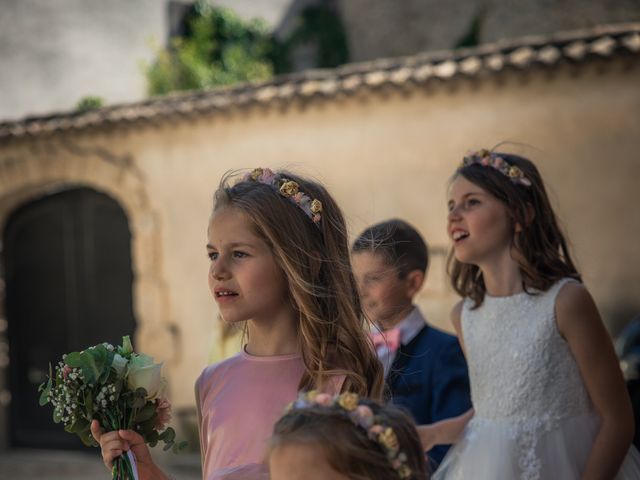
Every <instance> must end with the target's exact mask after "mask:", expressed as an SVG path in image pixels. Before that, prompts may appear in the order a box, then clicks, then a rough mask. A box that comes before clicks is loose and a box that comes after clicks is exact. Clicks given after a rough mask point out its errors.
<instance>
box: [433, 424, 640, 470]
mask: <svg viewBox="0 0 640 480" xmlns="http://www.w3.org/2000/svg"><path fill="white" fill-rule="evenodd" d="M598 428H599V419H598V418H597V417H596V416H594V415H584V416H579V417H572V418H567V419H562V420H560V421H557V420H556V421H550V420H548V419H541V420H539V421H532V420H527V421H523V422H519V423H509V422H505V421H496V420H489V419H483V418H478V417H474V418H472V419H471V421H470V422H469V424H468V425H467V427H466V429H465V431H464V433H463V436H462V438H461V440H460V441H459V442H458V443H457V444H456V445H455V446H453V447H452V448H451V449H450V450H449V452H448V453H447V455H446V456H445V458H444V459H443V461H442V463H441V464H440V467H439V468H438V470H437V471H436V472H435V473H434V475H433V477H432V478H433V480H459V479H463V480H470V479H473V480H556V479H562V480H574V479H575V480H580V476H581V474H582V471H583V470H584V467H585V465H586V463H587V459H588V457H589V452H590V451H591V447H592V445H593V441H594V438H595V436H596V435H597V433H598ZM615 480H640V454H639V453H638V451H637V450H636V449H635V447H633V446H632V447H631V448H630V449H629V452H628V454H627V456H626V457H625V460H624V463H623V464H622V467H621V468H620V471H619V472H618V475H617V476H616V477H615Z"/></svg>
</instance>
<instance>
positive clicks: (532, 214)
mask: <svg viewBox="0 0 640 480" xmlns="http://www.w3.org/2000/svg"><path fill="white" fill-rule="evenodd" d="M535 218H536V211H535V210H534V208H533V205H531V204H530V203H527V209H526V211H525V212H524V221H525V225H526V226H527V227H528V226H529V225H531V224H532V223H533V220H534V219H535ZM515 228H516V233H520V232H522V225H520V223H518V222H516V227H515Z"/></svg>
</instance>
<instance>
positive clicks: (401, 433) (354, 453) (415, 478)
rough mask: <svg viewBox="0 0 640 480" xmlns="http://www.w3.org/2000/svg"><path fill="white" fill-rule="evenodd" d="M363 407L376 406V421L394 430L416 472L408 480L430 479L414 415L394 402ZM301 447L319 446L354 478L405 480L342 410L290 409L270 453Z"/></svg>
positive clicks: (339, 469) (279, 423) (276, 427)
mask: <svg viewBox="0 0 640 480" xmlns="http://www.w3.org/2000/svg"><path fill="white" fill-rule="evenodd" d="M358 404H359V405H366V406H368V407H369V408H371V410H372V411H373V414H374V416H375V418H376V422H378V423H381V424H384V425H387V426H389V427H391V428H392V429H393V431H394V433H395V434H396V437H397V439H398V444H399V448H400V451H401V452H402V453H404V454H405V455H406V465H407V466H408V467H409V468H410V469H411V475H410V476H409V477H408V479H407V480H427V479H428V478H429V474H428V473H427V472H428V471H427V465H426V459H425V455H424V452H423V450H422V445H421V444H420V437H419V436H418V432H417V431H416V427H415V425H414V423H413V420H412V419H411V416H410V415H409V414H408V413H407V412H405V411H404V410H403V409H401V408H399V407H396V406H394V405H391V404H387V405H384V406H381V405H380V404H378V403H376V402H373V401H370V400H367V399H360V400H359V402H358ZM300 443H306V444H312V445H318V446H320V447H321V448H322V449H323V450H324V453H325V456H326V459H327V461H328V462H329V465H331V468H333V470H335V471H336V472H339V473H341V474H342V475H345V476H347V477H349V478H350V479H352V480H400V475H399V474H398V472H397V471H396V470H395V469H394V468H393V465H392V464H391V461H390V460H389V458H388V457H387V454H386V452H385V451H384V449H383V448H382V447H381V446H380V445H379V444H378V443H377V442H375V441H373V440H371V439H370V438H369V437H368V436H367V433H366V432H365V431H364V429H362V428H360V427H357V426H356V425H355V424H354V423H353V421H352V420H351V419H350V418H349V416H348V413H347V412H346V411H345V410H343V409H340V408H334V407H323V406H319V405H317V406H312V407H305V408H301V409H292V410H290V411H289V412H288V413H286V414H285V415H284V416H283V417H282V418H280V420H278V421H277V422H276V424H275V425H274V427H273V435H272V437H271V439H270V441H269V453H271V452H273V451H274V450H275V449H277V448H278V447H280V446H285V445H291V444H300Z"/></svg>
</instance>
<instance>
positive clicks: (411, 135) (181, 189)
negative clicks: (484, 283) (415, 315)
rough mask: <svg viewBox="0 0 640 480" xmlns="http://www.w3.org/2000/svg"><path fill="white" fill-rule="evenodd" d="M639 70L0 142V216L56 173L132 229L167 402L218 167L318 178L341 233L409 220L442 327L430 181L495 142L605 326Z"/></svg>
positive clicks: (633, 293) (198, 282) (635, 305)
mask: <svg viewBox="0 0 640 480" xmlns="http://www.w3.org/2000/svg"><path fill="white" fill-rule="evenodd" d="M639 83H640V69H638V67H637V63H636V65H635V66H634V64H633V63H629V62H626V61H625V60H624V58H622V59H619V60H614V59H611V60H608V61H607V62H606V63H598V62H594V63H587V64H584V65H582V66H575V65H570V64H564V66H558V67H557V68H556V69H554V70H553V71H550V70H544V69H538V70H532V71H529V72H520V73H505V74H503V75H499V76H497V77H488V78H484V79H465V78H461V79H454V80H450V81H447V82H443V83H439V84H435V85H434V84H430V86H429V87H420V86H410V85H408V86H407V88H405V89H395V90H385V89H382V90H373V91H372V90H362V91H360V92H358V93H356V94H354V95H353V96H337V97H335V98H333V99H331V100H317V101H316V100H311V101H307V102H296V101H292V102H290V103H289V104H287V105H286V106H285V105H279V106H278V105H276V106H273V107H269V106H263V107H251V106H247V107H244V108H242V109H240V108H238V109H236V110H231V111H229V112H227V113H224V114H222V113H219V114H217V113H211V114H208V115H201V116H198V117H193V118H191V119H188V118H185V117H182V116H178V115H175V116H172V117H166V118H165V119H164V120H159V121H157V122H144V123H136V124H133V125H127V124H125V123H122V124H120V125H116V126H115V127H112V126H107V125H106V124H105V126H104V127H103V128H101V129H97V130H90V129H89V130H85V131H84V132H80V133H71V132H68V133H64V134H62V133H60V134H51V135H48V136H45V135H43V136H41V137H37V138H36V139H29V138H28V137H25V138H23V139H18V140H11V141H7V142H5V143H4V144H2V145H0V220H1V219H3V218H6V217H7V214H8V213H9V212H10V211H12V210H13V209H14V208H15V207H16V206H17V205H19V204H21V203H23V202H25V201H28V200H29V199H31V198H35V197H36V196H41V195H45V194H46V193H47V192H48V191H51V189H60V188H65V187H66V188H68V186H74V185H88V186H92V187H94V188H96V189H98V190H101V191H104V192H106V193H109V194H110V195H111V196H112V197H113V198H114V199H116V200H117V201H118V202H120V203H121V205H122V206H123V208H124V210H125V212H126V213H127V215H128V216H129V222H130V225H131V229H132V235H133V247H132V248H133V262H134V266H133V269H134V272H135V287H134V288H135V292H134V293H135V295H134V311H135V313H136V317H137V321H138V324H139V328H138V331H137V332H136V338H137V339H138V341H139V345H140V348H141V349H143V350H145V351H147V352H148V353H150V354H152V355H154V356H155V357H156V358H158V359H160V360H165V361H166V362H167V366H168V373H169V376H170V381H171V395H172V398H173V400H174V402H175V404H176V406H178V407H184V406H190V405H192V404H193V382H194V380H195V378H196V377H197V375H198V374H199V373H200V371H201V369H202V367H203V366H204V365H205V364H206V363H207V359H208V358H209V355H210V352H211V348H212V345H213V344H214V343H213V341H214V336H215V323H216V314H217V312H216V307H215V303H214V302H213V300H212V299H211V298H210V294H209V291H208V287H207V282H206V277H207V269H208V259H207V258H206V255H205V243H206V228H207V222H208V218H209V214H210V209H211V201H212V200H211V197H212V193H213V191H214V190H215V188H216V186H217V184H218V181H219V179H220V177H221V176H222V175H223V174H224V173H225V172H226V171H228V170H229V169H234V168H251V167H255V166H271V167H283V166H284V167H288V168H292V169H296V170H298V171H300V172H302V173H305V174H308V175H311V176H314V177H316V178H318V179H319V180H321V181H322V182H324V183H325V184H326V185H327V187H328V188H329V189H330V191H331V192H333V194H334V195H335V197H336V198H337V200H338V202H339V204H340V205H342V207H343V209H344V211H345V214H346V217H347V220H348V223H349V229H350V232H351V234H352V235H355V234H357V233H358V232H360V231H361V230H362V229H363V228H364V227H365V226H366V225H368V224H370V223H372V222H377V221H380V220H383V219H387V218H389V217H401V218H404V219H406V220H408V221H409V222H411V223H412V224H414V225H415V226H416V227H418V228H419V229H420V231H421V232H422V233H423V234H424V236H425V237H426V239H427V241H428V242H429V244H430V245H431V248H432V251H433V252H434V261H433V264H432V267H431V271H430V272H429V277H428V281H427V283H426V286H425V288H424V289H423V291H422V292H421V293H420V295H419V297H418V299H417V301H418V303H419V304H420V305H421V306H422V307H423V308H424V310H425V311H426V313H427V318H428V319H429V320H430V321H431V322H432V323H434V324H436V325H438V326H442V327H443V328H449V327H448V319H447V317H448V311H449V309H450V308H451V306H452V305H453V303H454V302H455V301H456V297H455V295H454V294H453V293H452V292H451V290H450V289H449V287H448V284H447V281H446V275H445V273H444V258H445V254H446V251H447V249H448V240H447V235H446V231H445V222H446V192H447V179H448V178H449V177H450V175H451V174H452V172H453V170H454V169H455V167H456V165H457V164H458V162H459V160H460V158H461V156H462V155H463V154H464V153H465V152H466V150H467V149H469V148H479V147H483V146H487V147H491V146H493V145H496V144H497V143H499V142H503V141H510V142H514V143H513V144H511V145H507V146H505V147H504V148H505V149H506V150H511V151H515V152H520V153H524V154H525V155H527V156H530V157H531V158H532V159H534V161H536V163H537V164H538V165H539V167H540V170H541V171H542V174H543V177H544V178H545V179H546V181H547V183H548V187H549V190H550V192H551V197H552V201H553V204H554V205H555V207H556V209H557V213H558V215H559V217H560V219H561V221H562V223H563V224H564V225H565V227H566V230H567V232H568V234H569V238H570V239H571V243H572V246H573V248H574V252H575V256H576V258H577V261H578V264H579V267H580V269H581V270H582V271H583V272H584V278H585V282H586V284H587V286H588V287H589V289H590V290H591V291H592V292H593V294H594V296H595V298H596V301H597V303H598V305H599V306H600V308H601V311H602V314H603V317H604V319H605V321H606V323H607V325H608V326H609V328H610V329H611V331H612V332H616V331H618V330H619V328H620V327H621V326H622V325H623V324H624V323H625V322H626V321H628V320H629V319H630V318H631V316H632V315H633V314H635V313H637V312H638V311H640V302H639V300H638V292H639V291H640V268H639V267H640V251H639V250H638V249H637V239H638V238H640V216H638V214H637V205H636V202H635V195H634V192H635V189H636V188H637V185H636V183H637V175H635V174H634V172H636V171H637V170H638V166H637V152H638V150H639V148H640V140H639V139H638V135H637V118H639V117H640V97H639V93H638V88H637V85H638V84H639ZM603 92H608V93H607V94H603Z"/></svg>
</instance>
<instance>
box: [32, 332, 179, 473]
mask: <svg viewBox="0 0 640 480" xmlns="http://www.w3.org/2000/svg"><path fill="white" fill-rule="evenodd" d="M161 368H162V364H161V363H160V364H156V363H153V358H152V357H150V356H148V355H145V354H143V353H135V352H134V351H133V347H132V346H131V341H130V339H129V337H128V336H127V337H124V338H123V339H122V345H121V346H118V347H114V346H113V345H110V344H108V343H103V344H99V345H96V346H94V347H89V348H87V349H86V350H83V351H81V352H73V353H69V354H67V355H63V356H62V361H61V362H59V363H58V365H57V366H56V368H55V374H54V373H53V371H52V368H51V365H49V377H48V381H47V382H46V383H43V384H42V385H40V387H39V391H40V392H42V393H41V395H40V405H46V404H47V403H51V405H53V421H54V422H56V423H60V422H62V423H63V424H64V429H65V430H66V431H67V432H69V433H75V434H76V435H78V437H80V440H82V442H83V443H84V444H85V445H87V446H97V442H96V441H95V439H94V438H93V437H92V436H91V432H90V425H91V421H92V420H94V419H96V420H98V421H99V422H100V425H101V426H102V428H103V429H104V430H105V431H113V430H121V429H122V430H134V431H135V432H137V433H139V434H140V435H141V436H142V437H143V438H144V440H145V442H146V443H148V444H149V445H150V446H151V447H154V446H155V445H156V444H157V443H158V442H159V441H163V442H164V444H165V445H164V449H165V450H169V449H170V448H172V449H173V451H174V452H178V451H179V450H182V449H183V448H184V447H186V442H176V441H175V431H174V430H173V428H171V427H169V428H167V427H166V425H167V423H168V422H169V420H170V419H171V405H170V404H169V402H168V401H167V399H166V398H165V397H164V396H163V393H164V389H165V384H166V382H165V380H164V378H163V377H162V375H161V373H160V371H161ZM134 463H135V462H134ZM112 476H113V480H133V479H136V478H137V474H136V472H135V465H133V464H132V459H131V457H130V456H125V455H123V456H121V457H119V458H118V459H117V460H116V461H115V462H114V465H113V470H112Z"/></svg>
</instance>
